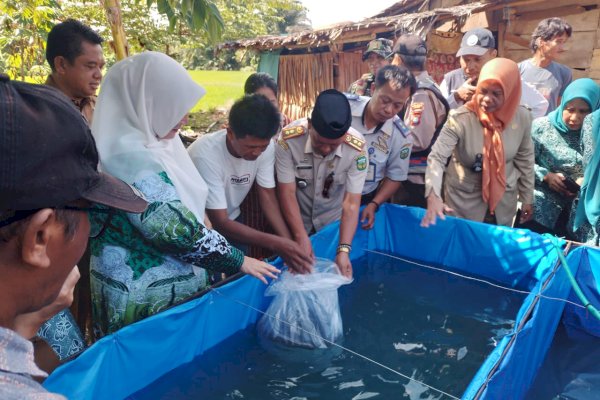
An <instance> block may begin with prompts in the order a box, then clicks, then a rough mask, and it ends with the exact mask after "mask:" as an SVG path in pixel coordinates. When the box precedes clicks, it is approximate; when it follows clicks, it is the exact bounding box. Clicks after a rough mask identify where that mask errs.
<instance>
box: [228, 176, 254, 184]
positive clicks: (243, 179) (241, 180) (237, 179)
mask: <svg viewBox="0 0 600 400" xmlns="http://www.w3.org/2000/svg"><path fill="white" fill-rule="evenodd" d="M249 183H250V174H246V175H242V176H235V175H231V184H232V185H247V184H249Z"/></svg>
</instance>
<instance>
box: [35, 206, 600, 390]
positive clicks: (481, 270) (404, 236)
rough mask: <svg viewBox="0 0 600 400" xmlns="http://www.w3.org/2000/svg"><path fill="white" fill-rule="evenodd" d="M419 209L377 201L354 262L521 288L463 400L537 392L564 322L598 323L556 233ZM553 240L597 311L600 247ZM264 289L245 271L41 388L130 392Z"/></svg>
mask: <svg viewBox="0 0 600 400" xmlns="http://www.w3.org/2000/svg"><path fill="white" fill-rule="evenodd" d="M423 213H424V210H421V209H414V208H410V207H401V206H394V205H383V206H382V207H381V209H380V210H379V212H378V213H377V223H376V225H375V228H374V229H373V230H369V231H365V230H362V229H360V228H359V229H358V230H357V233H356V236H355V238H354V241H353V244H352V246H353V251H352V259H353V260H354V259H358V258H360V257H363V256H365V255H367V254H368V253H369V252H372V251H377V252H381V253H385V254H393V255H394V256H397V257H403V258H406V259H410V260H416V261H418V262H419V263H423V264H427V265H432V266H440V267H443V268H444V269H445V270H447V271H449V272H451V273H453V274H459V275H465V276H468V277H472V278H475V279H481V280H485V281H487V282H489V283H490V284H492V285H497V286H501V287H505V288H509V289H513V290H516V291H520V292H521V293H528V294H527V295H526V296H524V301H523V303H522V305H521V307H520V309H519V311H518V314H517V315H515V316H514V319H515V323H514V328H513V329H512V330H511V331H509V332H508V333H507V334H505V335H504V336H503V337H502V338H501V339H500V340H499V341H498V343H497V344H496V346H495V347H494V348H493V350H491V352H490V354H489V355H488V356H487V357H486V358H485V361H484V362H483V363H482V364H481V366H480V367H479V370H478V371H477V373H476V374H475V376H474V378H473V379H472V380H471V382H470V384H469V385H468V387H467V388H466V390H465V391H464V392H463V393H462V398H464V399H506V398H511V399H522V398H534V397H530V396H531V395H530V393H531V390H532V387H533V386H534V383H535V382H536V378H537V377H538V375H541V374H540V370H542V369H543V365H544V361H545V359H546V356H547V354H548V353H549V351H550V349H551V347H552V343H553V339H554V337H555V332H557V331H558V330H559V329H563V328H564V329H566V331H567V332H569V335H570V337H573V338H577V337H578V336H577V335H580V336H581V337H584V338H588V337H600V323H599V321H598V320H596V319H595V318H594V317H593V316H592V315H591V314H590V313H588V312H587V310H586V309H585V308H584V307H582V306H581V301H580V300H579V299H578V298H577V297H576V296H575V295H574V293H573V288H572V285H571V283H570V282H569V280H568V279H567V276H566V271H565V269H564V267H563V266H562V265H561V263H560V262H559V258H558V252H557V248H556V246H555V242H556V239H554V240H553V239H551V238H549V237H546V236H540V235H537V234H535V233H531V232H529V231H527V230H519V229H512V228H506V227H499V226H493V225H487V224H481V223H474V222H470V221H465V220H460V219H456V218H451V217H448V218H447V219H446V220H445V221H438V223H437V225H435V226H432V227H430V228H427V229H425V228H421V227H420V226H419V222H420V220H421V218H422V216H423ZM338 228H339V225H338V224H337V223H336V224H332V225H330V226H328V227H326V228H325V229H323V230H322V231H320V232H319V233H317V234H316V235H314V236H313V237H312V242H313V248H314V251H315V254H316V256H318V257H325V258H330V259H334V258H335V251H336V247H337V243H338ZM559 245H560V246H561V249H562V251H563V253H564V254H566V258H567V261H568V264H569V267H570V270H571V272H572V273H573V275H575V277H576V279H577V281H578V283H579V285H580V286H581V290H582V292H583V293H584V294H585V295H586V296H587V298H588V299H589V301H590V303H591V304H592V305H594V306H595V307H600V296H599V295H598V283H599V282H600V249H596V248H589V247H585V246H582V247H577V246H574V245H573V244H572V243H570V242H564V241H559ZM277 262H279V261H277ZM277 262H276V263H277ZM264 291H265V285H263V284H262V283H261V282H259V281H258V280H256V279H254V278H251V277H243V278H240V279H235V280H232V281H230V282H227V283H225V284H223V285H221V286H219V287H218V291H216V290H213V291H211V290H209V291H207V292H206V293H205V294H204V295H202V296H200V297H198V298H194V299H192V300H189V301H187V302H185V303H183V304H180V305H178V306H176V307H173V308H171V309H169V310H166V311H164V312H162V313H159V314H157V315H154V316H152V317H150V318H147V319H145V320H143V321H139V322H137V323H135V324H133V325H130V326H128V327H125V328H124V329H122V330H120V331H118V332H117V333H115V334H113V335H110V336H107V337H104V338H103V339H101V340H100V341H98V342H97V343H95V344H94V345H93V346H92V347H90V348H89V349H88V350H86V351H85V352H84V353H83V354H81V355H80V356H79V357H78V358H77V359H75V360H73V361H71V362H69V363H67V364H65V365H63V366H61V367H60V368H58V369H57V370H56V371H55V372H54V373H52V375H50V377H49V378H48V379H47V380H46V381H45V383H44V385H45V387H46V388H47V389H48V390H50V391H52V392H58V393H61V394H64V395H65V396H67V397H68V398H70V399H111V400H114V399H124V398H127V397H128V396H131V395H132V394H134V393H136V392H138V391H140V390H142V389H143V388H145V387H147V386H148V385H149V384H151V383H152V382H153V381H155V380H157V379H159V378H160V377H161V376H163V375H165V374H166V373H167V372H169V371H171V370H173V369H175V368H177V367H179V366H181V365H183V364H185V363H188V362H190V361H192V360H194V359H197V358H198V357H199V356H201V355H202V354H204V353H205V352H207V351H209V350H210V349H211V348H214V347H215V346H217V345H218V344H219V343H221V342H223V341H224V340H226V339H227V338H230V337H231V336H233V335H235V334H236V333H237V332H239V331H241V330H244V329H246V328H247V327H249V326H252V325H253V324H255V323H256V322H257V320H258V319H259V318H260V317H261V312H260V311H264V310H266V309H267V307H268V306H269V303H270V301H271V298H268V297H265V296H264ZM232 299H234V300H235V301H232ZM240 304H243V305H244V306H243V307H241V306H240ZM575 340H577V339H575ZM581 340H585V339H581ZM595 343H597V342H595ZM456 395H460V394H458V393H457V394H456ZM399 397H401V396H399ZM436 398H443V397H436ZM590 398H593V397H590Z"/></svg>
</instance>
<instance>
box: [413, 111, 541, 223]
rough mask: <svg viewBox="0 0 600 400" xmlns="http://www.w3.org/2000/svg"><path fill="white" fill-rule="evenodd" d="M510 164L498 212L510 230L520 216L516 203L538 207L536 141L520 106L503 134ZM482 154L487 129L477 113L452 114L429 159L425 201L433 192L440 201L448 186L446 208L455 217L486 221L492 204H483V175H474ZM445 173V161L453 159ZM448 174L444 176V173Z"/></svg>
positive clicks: (497, 219) (527, 115) (459, 112)
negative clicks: (536, 200) (536, 204)
mask: <svg viewBox="0 0 600 400" xmlns="http://www.w3.org/2000/svg"><path fill="white" fill-rule="evenodd" d="M502 144H503V146H504V158H505V161H506V166H505V172H506V191H505V192H504V196H503V197H502V199H501V200H500V202H499V203H498V205H497V206H496V210H495V215H496V222H497V223H498V224H499V225H507V226H510V225H511V224H512V220H513V218H514V216H515V213H516V210H517V200H520V201H521V202H522V203H524V204H532V203H533V188H534V182H535V179H534V165H535V160H534V151H533V141H532V140H531V112H530V111H529V110H528V109H527V108H525V107H523V106H520V107H519V108H518V109H517V112H516V113H515V116H514V117H513V119H512V121H510V122H509V123H508V124H507V125H506V127H505V128H504V132H502ZM482 153H483V127H482V125H481V123H480V122H479V119H478V118H477V116H476V115H475V113H473V112H471V111H469V110H468V109H467V108H466V107H464V106H463V107H460V108H458V109H457V110H456V111H453V112H451V113H450V116H449V117H448V120H447V121H446V124H445V125H444V128H443V129H442V131H441V132H440V136H439V137H438V139H437V141H436V142H435V144H434V145H433V148H432V149H431V153H430V154H429V157H428V158H427V172H426V174H425V196H426V197H427V196H429V194H430V193H431V191H432V190H433V191H434V192H435V194H437V195H438V196H440V197H442V196H441V192H442V180H443V179H444V178H445V180H444V196H443V199H444V201H445V203H446V204H447V205H448V206H449V207H450V208H452V209H454V211H455V215H456V216H458V217H461V218H466V219H470V220H473V221H483V219H484V218H485V215H486V213H487V210H488V204H487V203H485V202H484V201H483V197H482V189H481V172H475V171H473V169H472V166H473V164H474V163H475V161H476V156H477V154H482ZM450 157H451V159H450V164H449V165H448V168H447V169H446V161H447V160H448V158H450ZM444 170H446V171H445V173H444Z"/></svg>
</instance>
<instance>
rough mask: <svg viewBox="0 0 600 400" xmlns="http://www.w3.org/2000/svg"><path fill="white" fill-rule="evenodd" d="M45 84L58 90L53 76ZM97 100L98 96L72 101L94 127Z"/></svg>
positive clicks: (49, 76)
mask: <svg viewBox="0 0 600 400" xmlns="http://www.w3.org/2000/svg"><path fill="white" fill-rule="evenodd" d="M45 84H46V85H48V86H51V87H53V88H55V89H58V87H57V86H56V82H54V78H52V75H48V79H46V83H45ZM58 90H60V89H58ZM61 93H62V92H61ZM96 98H97V96H90V97H84V98H83V99H71V101H72V102H73V104H74V105H75V107H77V109H78V110H79V112H80V113H81V115H83V118H85V120H86V121H87V123H88V125H89V126H92V117H93V116H94V108H96Z"/></svg>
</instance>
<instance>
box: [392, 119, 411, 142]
mask: <svg viewBox="0 0 600 400" xmlns="http://www.w3.org/2000/svg"><path fill="white" fill-rule="evenodd" d="M394 126H395V127H396V128H397V129H398V130H399V131H400V133H401V134H402V136H404V137H405V138H406V137H408V135H409V134H410V128H409V127H408V126H406V124H405V123H404V121H402V120H401V119H400V118H394Z"/></svg>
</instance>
